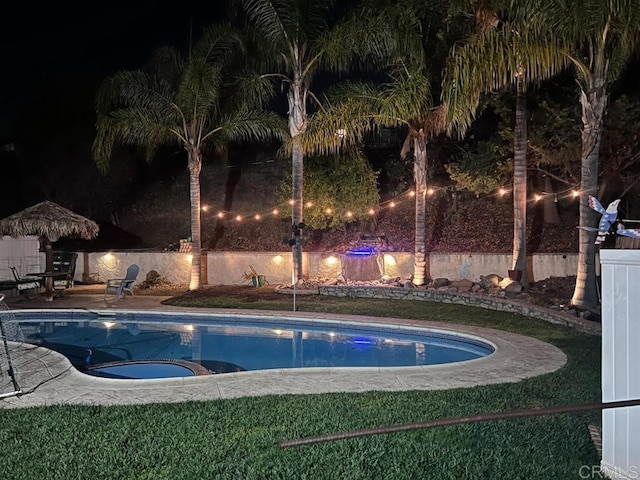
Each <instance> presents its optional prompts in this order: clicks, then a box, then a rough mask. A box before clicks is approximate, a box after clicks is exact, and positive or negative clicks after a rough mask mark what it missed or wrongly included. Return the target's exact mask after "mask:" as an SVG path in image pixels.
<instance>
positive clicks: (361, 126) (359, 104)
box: [304, 0, 447, 285]
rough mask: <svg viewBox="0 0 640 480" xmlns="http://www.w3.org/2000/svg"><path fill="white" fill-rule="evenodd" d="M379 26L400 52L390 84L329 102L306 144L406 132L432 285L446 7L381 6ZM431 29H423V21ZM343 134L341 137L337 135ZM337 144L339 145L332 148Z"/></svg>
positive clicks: (419, 234)
mask: <svg viewBox="0 0 640 480" xmlns="http://www.w3.org/2000/svg"><path fill="white" fill-rule="evenodd" d="M378 8H379V10H378V11H377V13H376V15H377V18H378V20H377V22H376V23H377V24H378V31H379V32H380V34H386V35H389V36H390V37H392V38H394V39H395V40H394V41H395V45H397V47H398V48H397V49H396V50H395V51H391V52H390V55H389V61H390V62H391V61H392V62H393V63H391V64H390V65H389V66H388V68H387V69H386V70H385V77H384V78H385V79H386V82H384V83H373V82H366V83H365V82H346V83H345V84H343V85H342V86H340V87H339V88H336V89H335V90H334V92H333V93H332V96H331V97H330V98H327V102H326V104H327V106H328V107H327V109H326V110H324V111H321V112H318V114H316V115H314V116H313V118H312V123H311V124H310V126H311V128H310V131H309V132H308V134H307V135H306V138H305V139H304V141H305V145H308V146H307V147H306V148H308V149H313V148H314V147H315V148H320V149H321V150H322V149H323V148H327V147H329V149H331V148H333V149H335V148H340V147H341V146H343V145H345V144H358V143H360V142H362V140H363V138H364V136H365V135H367V134H368V133H370V132H372V131H377V130H378V129H380V128H381V127H390V128H399V129H402V130H403V131H404V132H406V136H405V141H404V144H403V147H402V150H401V152H400V156H401V157H408V156H409V155H411V156H412V159H413V178H414V184H415V191H414V193H415V232H414V235H415V239H414V273H413V283H414V284H416V285H423V284H424V283H425V279H426V237H427V236H426V201H427V199H426V197H427V192H428V180H427V179H428V155H427V146H428V145H429V142H430V141H431V140H433V139H434V138H435V137H436V136H438V135H440V134H441V133H443V132H444V131H445V123H444V120H445V110H444V108H443V107H442V106H437V105H434V101H433V97H434V95H433V93H432V89H431V87H432V82H431V78H433V77H437V75H439V72H440V70H441V68H440V66H441V64H442V59H441V58H439V56H444V55H439V53H441V52H442V53H446V52H447V49H446V48H442V46H441V43H442V31H443V30H444V28H443V25H442V23H440V22H438V21H436V20H435V19H438V18H439V19H443V18H444V17H445V15H444V13H445V12H443V11H441V10H439V9H441V8H442V7H441V5H438V4H437V3H436V4H434V5H429V6H428V7H427V6H426V5H425V2H415V1H412V0H400V1H397V0H395V1H389V2H384V1H381V2H379V3H378ZM425 19H427V20H428V21H426V22H424V24H425V26H426V27H425V28H423V20H425ZM338 128H339V129H340V130H341V132H343V135H342V136H341V137H339V138H338V137H336V136H335V135H334V134H333V132H335V131H336V129H338ZM332 143H333V145H332Z"/></svg>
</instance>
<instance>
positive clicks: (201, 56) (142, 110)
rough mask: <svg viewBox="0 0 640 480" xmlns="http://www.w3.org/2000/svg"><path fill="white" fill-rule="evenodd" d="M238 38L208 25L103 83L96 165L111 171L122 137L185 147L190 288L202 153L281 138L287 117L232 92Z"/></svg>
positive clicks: (127, 141)
mask: <svg viewBox="0 0 640 480" xmlns="http://www.w3.org/2000/svg"><path fill="white" fill-rule="evenodd" d="M240 45H241V43H240V39H239V37H238V36H237V35H236V34H235V33H233V32H232V31H231V30H230V29H229V28H227V27H225V26H222V25H214V26H212V27H209V28H208V29H206V30H205V31H204V33H203V35H202V38H201V39H200V40H199V41H198V42H197V43H196V44H195V45H194V47H193V48H192V49H191V51H190V52H189V53H188V54H187V55H185V56H183V55H181V54H180V52H179V51H178V50H176V49H174V48H163V49H160V50H159V51H158V52H156V54H155V56H154V58H153V59H152V60H151V62H150V63H149V64H148V65H147V66H146V68H144V69H142V70H136V71H123V72H118V73H116V74H115V75H113V76H112V77H110V78H108V79H107V80H106V81H105V82H104V83H103V84H102V85H101V87H100V89H99V91H98V94H97V97H96V110H97V115H98V118H97V124H96V129H97V133H96V138H95V141H94V145H93V151H94V157H95V160H96V162H97V163H98V166H99V167H100V168H101V169H102V170H103V171H106V169H108V167H109V162H110V159H111V153H112V149H113V147H114V146H115V145H117V144H123V145H134V146H141V147H144V148H145V149H146V153H147V159H148V160H151V159H152V158H153V156H154V153H155V152H156V150H157V149H158V148H159V147H160V146H164V145H179V146H181V147H182V148H184V150H186V152H187V158H188V163H187V165H188V169H189V196H190V202H191V241H192V245H193V247H192V248H193V250H192V252H193V259H192V263H191V279H190V283H189V289H190V290H198V289H200V288H202V280H201V278H200V268H201V235H200V228H201V221H200V170H201V169H202V158H203V154H204V153H205V152H206V151H207V150H210V149H221V148H224V146H225V145H226V144H228V142H230V141H247V140H268V139H273V138H280V139H281V138H283V137H284V135H285V133H284V128H283V125H282V119H281V118H280V117H278V116H277V115H276V114H275V113H270V112H263V111H260V110H257V109H256V107H257V100H259V99H258V98H255V97H247V96H240V97H241V98H239V97H238V96H234V95H231V94H230V90H229V89H228V87H229V85H228V84H226V83H225V74H226V71H225V67H226V66H227V65H228V62H229V60H230V59H231V58H232V57H231V55H232V54H233V53H234V51H235V50H234V49H236V48H237V47H239V46H240Z"/></svg>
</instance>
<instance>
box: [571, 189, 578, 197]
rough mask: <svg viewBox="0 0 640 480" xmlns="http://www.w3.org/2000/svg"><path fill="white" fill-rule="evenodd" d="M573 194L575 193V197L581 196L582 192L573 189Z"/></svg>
mask: <svg viewBox="0 0 640 480" xmlns="http://www.w3.org/2000/svg"><path fill="white" fill-rule="evenodd" d="M571 195H573V198H576V197H579V196H580V192H579V191H578V190H571Z"/></svg>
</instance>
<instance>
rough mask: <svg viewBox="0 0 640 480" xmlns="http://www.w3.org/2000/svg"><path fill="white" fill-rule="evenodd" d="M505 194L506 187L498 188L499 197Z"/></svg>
mask: <svg viewBox="0 0 640 480" xmlns="http://www.w3.org/2000/svg"><path fill="white" fill-rule="evenodd" d="M506 194H507V189H506V188H502V187H501V188H499V189H498V195H500V196H501V197H503V196H505V195H506Z"/></svg>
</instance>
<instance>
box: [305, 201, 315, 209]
mask: <svg viewBox="0 0 640 480" xmlns="http://www.w3.org/2000/svg"><path fill="white" fill-rule="evenodd" d="M305 206H306V207H307V208H311V207H313V202H307V203H306V204H305Z"/></svg>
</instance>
